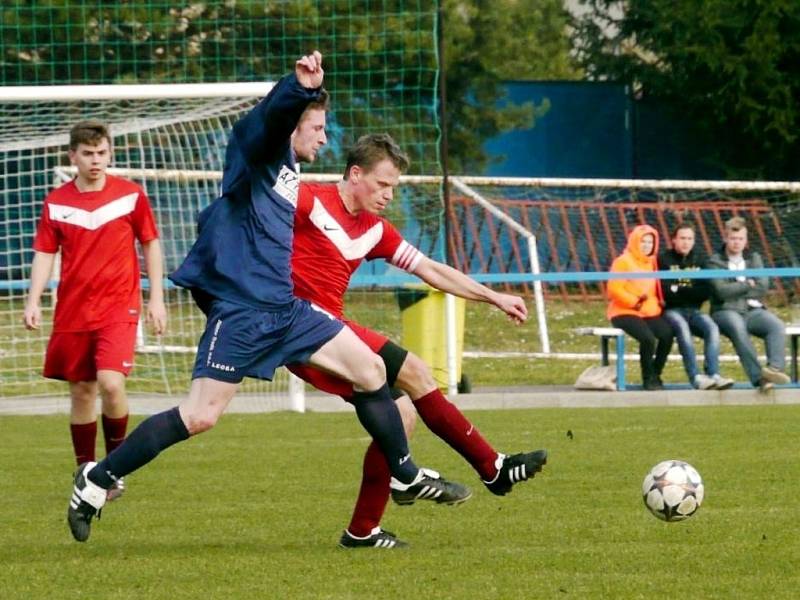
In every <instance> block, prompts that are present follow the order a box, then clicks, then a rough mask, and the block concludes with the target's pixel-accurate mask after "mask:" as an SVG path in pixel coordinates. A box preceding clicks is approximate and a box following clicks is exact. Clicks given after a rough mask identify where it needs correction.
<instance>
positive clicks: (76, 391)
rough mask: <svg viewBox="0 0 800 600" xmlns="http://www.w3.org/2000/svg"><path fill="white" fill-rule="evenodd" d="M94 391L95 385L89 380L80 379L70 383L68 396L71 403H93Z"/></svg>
mask: <svg viewBox="0 0 800 600" xmlns="http://www.w3.org/2000/svg"><path fill="white" fill-rule="evenodd" d="M95 393H96V391H95V387H94V385H93V384H92V383H91V382H86V381H80V382H76V383H72V384H70V397H71V398H72V401H73V403H78V404H84V403H87V402H91V403H94V401H95Z"/></svg>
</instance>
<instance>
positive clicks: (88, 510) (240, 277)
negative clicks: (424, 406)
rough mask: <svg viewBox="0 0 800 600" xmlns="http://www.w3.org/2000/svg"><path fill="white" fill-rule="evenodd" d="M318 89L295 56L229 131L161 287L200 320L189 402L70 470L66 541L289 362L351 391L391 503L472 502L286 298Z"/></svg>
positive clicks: (316, 324) (332, 331)
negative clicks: (127, 480)
mask: <svg viewBox="0 0 800 600" xmlns="http://www.w3.org/2000/svg"><path fill="white" fill-rule="evenodd" d="M322 81H323V70H322V56H321V55H320V53H319V52H314V53H313V54H309V55H307V56H304V57H302V58H301V59H300V60H298V61H297V62H296V64H295V72H294V74H291V75H288V76H286V77H284V78H283V79H281V80H280V81H279V82H278V83H277V84H276V85H275V87H274V89H273V90H272V91H271V92H270V93H269V94H268V95H267V96H266V97H265V98H264V99H263V100H262V101H261V102H260V103H259V104H258V105H257V106H256V107H255V108H253V110H252V111H250V113H248V114H247V115H246V116H245V117H244V118H243V119H241V120H240V121H238V122H237V123H236V124H235V125H234V126H233V131H232V134H231V137H230V139H229V141H228V148H227V151H226V156H225V168H224V173H223V179H222V194H221V196H220V197H219V198H217V199H216V200H215V201H214V202H212V203H211V204H210V205H209V206H208V207H207V208H206V209H205V210H203V212H202V213H201V214H200V216H199V219H198V238H197V241H196V242H195V244H194V246H193V247H192V249H191V250H190V251H189V254H188V256H187V257H186V259H185V260H184V262H183V264H182V265H181V266H180V267H179V268H178V270H177V271H176V272H175V273H173V274H172V275H171V277H170V278H171V279H172V280H173V281H174V282H175V283H176V284H178V285H180V286H182V287H185V288H188V289H190V290H191V291H192V295H193V296H194V298H195V301H196V302H197V304H198V306H199V307H200V308H201V309H202V310H203V312H204V313H205V314H206V316H207V319H208V320H207V323H206V330H205V332H204V333H203V335H202V337H201V338H200V341H199V343H198V350H197V358H196V360H195V366H194V371H193V373H192V385H191V389H190V391H189V396H188V398H187V399H186V400H185V401H183V402H182V403H181V404H180V405H179V406H176V407H174V408H173V409H171V410H168V411H165V412H163V413H160V414H157V415H153V416H151V417H149V418H148V419H146V420H144V421H143V422H142V423H141V424H140V425H139V426H138V427H137V428H136V429H134V430H133V432H131V434H130V435H129V436H128V438H127V440H126V441H125V442H124V443H123V444H122V445H120V446H119V447H118V448H116V449H115V450H114V451H113V452H111V453H110V454H109V455H108V456H106V458H105V459H103V460H102V461H100V462H99V463H93V462H90V463H86V464H84V465H81V466H80V467H79V468H78V472H77V473H76V475H75V480H74V486H73V494H72V498H71V500H70V503H69V508H68V513H67V519H68V522H69V526H70V530H71V531H72V535H73V537H74V538H75V539H76V540H78V541H81V542H82V541H86V540H87V539H88V537H89V534H90V528H91V522H92V519H93V517H94V516H95V515H96V514H97V512H98V511H99V510H100V509H101V508H102V507H103V505H104V503H105V501H106V490H107V489H109V488H111V487H112V486H113V485H114V484H115V482H116V481H118V480H119V479H120V478H121V477H124V476H125V475H127V474H129V473H132V472H133V471H135V470H136V469H138V468H140V467H142V466H144V465H145V464H147V463H148V462H150V461H151V460H153V459H154V458H155V457H156V456H157V455H158V454H159V453H160V452H161V451H163V450H165V449H166V448H168V447H170V446H172V445H173V444H176V443H178V442H181V441H183V440H186V439H187V438H188V437H190V436H192V435H197V434H199V433H202V432H204V431H207V430H208V429H210V428H212V427H213V426H214V425H215V424H216V422H217V420H218V419H219V417H220V416H221V415H222V413H223V412H224V411H225V409H226V407H227V406H228V404H229V403H230V401H231V399H232V398H233V396H234V394H235V393H236V390H237V388H238V386H239V383H240V382H241V381H242V379H243V378H244V377H256V378H259V379H266V380H270V379H271V378H272V376H273V374H274V372H275V369H276V368H278V367H279V366H281V365H284V364H288V363H306V362H308V363H309V364H311V365H314V366H315V367H317V368H320V369H324V370H326V371H328V372H331V373H336V374H337V375H339V376H340V377H342V378H344V379H346V380H347V381H350V382H352V384H353V388H354V390H355V391H354V393H353V395H352V398H353V404H354V405H355V408H356V414H357V416H358V419H359V421H360V422H361V424H362V425H363V426H364V428H365V429H366V430H367V431H368V432H369V434H370V435H371V436H372V438H373V439H374V440H376V442H377V444H378V446H379V447H380V448H381V451H382V452H383V454H384V455H385V456H386V457H387V460H388V464H389V467H388V468H389V470H390V472H391V474H392V477H393V478H394V480H393V489H395V490H397V492H398V493H401V494H406V495H409V496H411V495H413V496H415V497H422V496H424V497H426V498H429V499H431V500H435V501H436V502H443V503H448V504H450V503H458V502H462V501H463V500H466V499H467V498H468V497H469V496H470V491H469V490H468V489H467V488H465V487H464V486H462V485H459V484H456V483H452V482H449V481H446V480H445V479H443V478H441V477H440V476H439V474H438V473H436V472H435V471H431V470H428V469H420V468H418V467H417V466H416V464H415V463H414V461H413V460H412V458H411V455H410V453H409V451H408V442H407V440H406V435H405V431H404V429H403V423H402V420H401V417H400V413H399V411H398V409H397V406H396V405H395V403H394V401H393V400H392V396H391V393H390V391H389V387H388V385H387V383H386V371H385V368H384V366H383V361H382V360H381V359H380V357H378V356H377V355H376V354H374V353H373V352H372V351H371V350H370V349H369V347H368V346H367V345H366V344H365V343H364V342H362V341H361V340H360V339H359V338H358V337H357V336H356V335H355V334H354V333H353V332H352V331H351V330H350V329H349V328H347V327H345V326H344V325H343V324H342V322H341V321H338V320H336V319H335V318H333V317H332V316H331V315H329V314H328V313H326V312H325V311H323V310H321V309H319V308H318V307H315V306H313V305H312V304H311V303H310V302H308V301H306V300H300V299H297V298H295V297H294V295H293V284H292V277H291V264H290V261H291V253H292V227H293V224H294V213H295V207H296V205H297V192H298V175H297V169H296V164H297V163H298V162H311V161H313V160H314V158H315V157H316V154H317V151H318V150H319V149H320V148H321V147H322V146H323V145H324V144H325V143H326V141H327V140H326V137H325V124H326V108H327V94H326V93H325V91H324V90H323V89H322Z"/></svg>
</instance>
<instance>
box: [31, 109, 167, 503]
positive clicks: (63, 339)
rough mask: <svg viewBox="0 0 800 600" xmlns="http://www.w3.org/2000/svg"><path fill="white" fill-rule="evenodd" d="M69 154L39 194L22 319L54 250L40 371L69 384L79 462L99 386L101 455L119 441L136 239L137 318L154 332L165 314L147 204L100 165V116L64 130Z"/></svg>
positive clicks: (106, 145) (93, 426) (92, 429)
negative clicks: (65, 167)
mask: <svg viewBox="0 0 800 600" xmlns="http://www.w3.org/2000/svg"><path fill="white" fill-rule="evenodd" d="M69 159H70V162H71V163H72V164H73V165H74V166H75V167H76V168H77V169H78V174H77V176H76V177H75V179H73V180H72V181H70V182H69V183H65V184H64V185H62V186H61V187H59V188H57V189H55V190H53V191H52V192H51V193H50V194H49V195H48V196H47V198H45V201H44V207H43V209H42V215H41V219H40V220H39V227H38V229H37V231H36V238H35V239H34V242H33V249H34V251H35V253H34V258H33V265H32V267H31V283H30V290H29V291H28V299H27V302H26V304H25V315H24V322H25V327H26V328H27V329H39V326H40V325H41V318H42V311H41V307H40V301H41V297H42V293H43V292H44V290H45V288H46V287H47V284H48V281H49V280H50V276H51V272H52V270H53V264H54V262H55V257H56V253H57V252H58V251H59V250H61V276H60V281H59V284H58V303H57V304H56V310H55V318H54V323H53V332H52V335H51V336H50V342H49V344H48V346H47V355H46V357H45V364H44V376H45V377H49V378H52V379H62V380H65V381H67V382H68V383H69V392H70V399H71V410H70V429H71V433H72V445H73V448H74V450H75V461H76V463H77V464H79V465H80V464H81V463H84V462H87V461H94V459H95V438H96V435H97V415H96V413H95V404H96V399H97V394H98V392H99V394H100V397H101V399H102V419H103V436H104V438H105V448H106V453H109V452H111V451H112V450H113V449H114V448H116V447H117V446H119V444H121V443H122V441H123V440H124V439H125V433H126V429H127V424H128V400H127V398H126V395H125V377H126V376H127V375H128V374H129V373H130V372H131V368H132V367H133V362H134V345H135V342H136V327H137V324H138V321H139V313H140V305H141V290H140V285H139V279H140V275H139V260H138V258H137V255H136V240H139V243H140V244H141V245H142V251H143V254H144V258H145V264H146V266H147V275H148V277H149V279H150V292H149V303H148V305H147V313H146V318H147V320H148V321H149V322H150V323H151V324H152V325H153V329H154V331H155V333H157V334H160V333H162V332H163V331H164V328H165V326H166V321H167V313H166V309H165V307H164V296H163V285H162V279H163V266H162V262H163V259H162V252H161V245H160V242H159V240H158V231H157V229H156V224H155V219H154V218H153V211H152V209H151V208H150V203H149V201H148V199H147V196H146V195H145V193H144V191H143V190H142V188H140V187H139V186H138V185H136V184H135V183H133V182H132V181H128V180H126V179H122V178H119V177H114V176H112V175H109V174H107V173H106V169H107V168H108V165H109V162H110V160H111V138H110V136H109V133H108V129H107V127H106V126H105V125H104V124H103V123H101V122H99V121H83V122H80V123H78V124H76V125H75V126H74V127H73V128H72V130H71V131H70V140H69ZM123 490H124V483H122V482H118V484H117V486H116V487H115V488H113V489H112V490H109V499H114V498H115V497H117V496H118V495H120V494H121V493H122V491H123Z"/></svg>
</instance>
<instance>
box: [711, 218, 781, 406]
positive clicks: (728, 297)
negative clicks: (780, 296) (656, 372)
mask: <svg viewBox="0 0 800 600" xmlns="http://www.w3.org/2000/svg"><path fill="white" fill-rule="evenodd" d="M723 239H724V241H725V244H724V246H723V248H722V249H721V251H720V252H717V253H715V254H712V255H711V256H710V257H709V259H708V262H707V265H706V266H707V268H709V269H730V270H731V271H742V270H744V269H761V268H763V267H764V261H763V260H761V255H760V254H759V253H758V252H751V251H749V250H748V249H747V224H746V222H745V220H744V219H742V218H741V217H734V218H732V219H729V220H727V221H726V222H725V231H724V236H723ZM768 290H769V279H767V278H766V277H759V278H756V279H754V278H752V277H746V276H744V275H738V276H737V275H735V274H731V277H730V278H726V279H712V280H711V318H712V319H714V322H716V324H717V325H718V326H719V330H720V332H721V333H722V334H723V335H725V336H726V337H728V338H729V339H730V340H731V342H733V346H734V348H735V349H736V354H738V355H739V360H740V361H741V363H742V368H743V369H744V371H745V373H746V374H747V377H748V378H749V379H750V381H751V383H752V384H753V386H754V387H758V388H760V390H761V391H762V392H766V391H769V389H771V388H772V386H773V385H774V384H776V383H778V384H781V383H789V377H788V375H786V373H784V368H785V367H786V331H785V327H784V323H783V321H781V319H780V318H778V317H777V316H776V315H775V314H774V313H772V312H770V311H769V310H767V307H766V306H765V305H764V297H765V296H766V294H767V291H768ZM751 335H754V336H756V337H759V338H761V339H763V340H764V341H765V343H766V348H767V364H766V366H763V367H762V366H761V365H760V364H759V362H758V353H757V352H756V349H755V346H754V345H753V342H752V340H751V339H750V336H751Z"/></svg>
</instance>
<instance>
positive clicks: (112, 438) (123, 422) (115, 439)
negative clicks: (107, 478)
mask: <svg viewBox="0 0 800 600" xmlns="http://www.w3.org/2000/svg"><path fill="white" fill-rule="evenodd" d="M127 430H128V415H125V416H124V417H119V418H114V417H107V416H106V415H103V437H104V438H105V440H106V456H108V455H109V454H110V453H111V451H112V450H113V449H114V448H116V447H117V446H119V445H120V444H121V443H122V442H124V441H125V432H126V431H127Z"/></svg>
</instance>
